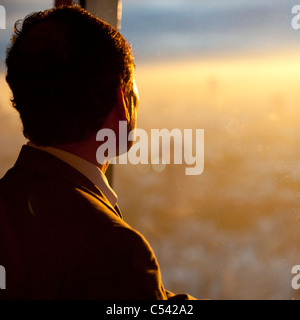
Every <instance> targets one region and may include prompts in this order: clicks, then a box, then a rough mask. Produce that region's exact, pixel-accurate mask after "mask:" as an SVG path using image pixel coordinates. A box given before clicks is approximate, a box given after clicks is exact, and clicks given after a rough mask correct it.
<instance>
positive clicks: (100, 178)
mask: <svg viewBox="0 0 300 320" xmlns="http://www.w3.org/2000/svg"><path fill="white" fill-rule="evenodd" d="M27 145H28V146H30V147H34V148H36V149H39V150H42V151H45V152H48V153H50V154H52V155H53V156H55V157H57V158H59V159H60V160H62V161H64V162H66V163H67V164H69V165H70V166H72V167H73V168H74V169H76V170H77V171H79V172H80V173H82V174H83V175H84V176H86V177H87V178H88V179H89V180H90V181H91V182H92V183H93V184H94V185H95V186H96V187H98V188H99V189H100V191H101V192H102V193H103V195H104V196H105V197H106V199H107V200H108V201H109V203H110V204H111V205H112V206H113V207H115V205H116V204H117V202H118V196H117V195H116V193H115V192H114V190H113V189H112V188H111V186H110V185H109V182H108V180H107V178H106V176H105V174H104V173H103V172H102V171H101V170H100V169H99V168H98V167H97V166H95V165H93V164H92V163H90V162H89V161H87V160H85V159H83V158H81V157H78V156H76V155H74V154H73V153H70V152H67V151H64V150H61V149H58V148H54V147H49V146H37V145H35V144H34V143H32V142H28V143H27Z"/></svg>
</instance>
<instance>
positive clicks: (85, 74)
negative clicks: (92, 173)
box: [6, 5, 134, 145]
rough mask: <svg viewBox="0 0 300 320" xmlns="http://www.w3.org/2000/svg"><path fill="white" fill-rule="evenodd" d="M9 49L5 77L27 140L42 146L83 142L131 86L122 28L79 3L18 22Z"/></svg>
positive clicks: (130, 63)
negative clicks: (120, 92)
mask: <svg viewBox="0 0 300 320" xmlns="http://www.w3.org/2000/svg"><path fill="white" fill-rule="evenodd" d="M14 31H15V32H14V35H13V36H12V41H11V45H10V47H9V48H8V49H7V56H6V66H7V74H6V81H7V83H8V84H9V86H10V88H11V90H12V94H13V97H12V99H11V101H12V105H13V107H14V108H15V109H16V110H17V111H18V112H19V114H20V118H21V120H22V124H23V133H24V136H25V137H26V138H28V139H29V140H30V141H32V142H33V143H35V144H37V145H53V144H66V143H72V142H78V141H82V140H84V139H86V138H88V137H89V136H90V135H91V134H93V133H95V132H97V131H98V130H99V129H100V128H101V126H102V124H103V122H104V121H105V118H106V117H107V115H108V114H109V112H110V111H111V110H112V109H113V108H114V106H115V103H116V99H117V95H116V91H117V89H118V87H119V86H122V87H125V88H126V87H130V86H131V83H132V75H133V69H134V59H133V55H132V52H131V48H130V45H129V44H128V43H127V41H126V40H125V39H124V37H123V36H122V35H121V34H120V32H119V31H118V30H117V29H115V28H114V27H112V26H111V25H109V24H108V23H106V22H104V21H102V20H100V19H98V18H96V17H95V16H93V15H91V14H89V13H88V12H87V11H85V10H84V9H82V8H81V7H80V6H78V5H72V6H61V7H58V8H54V9H49V10H46V11H40V12H34V13H32V14H30V15H29V16H27V17H25V19H24V20H23V23H22V22H20V21H17V22H16V24H15V29H14Z"/></svg>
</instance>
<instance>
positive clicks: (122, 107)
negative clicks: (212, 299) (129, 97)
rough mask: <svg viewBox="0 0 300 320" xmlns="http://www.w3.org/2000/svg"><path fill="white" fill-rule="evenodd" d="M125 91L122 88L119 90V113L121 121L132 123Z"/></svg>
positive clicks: (117, 106)
mask: <svg viewBox="0 0 300 320" xmlns="http://www.w3.org/2000/svg"><path fill="white" fill-rule="evenodd" d="M126 102H127V101H126V97H125V89H123V88H122V87H121V86H120V87H119V88H118V89H117V105H116V108H117V111H118V116H119V117H120V118H121V119H120V120H125V121H127V123H130V114H129V111H128V103H126Z"/></svg>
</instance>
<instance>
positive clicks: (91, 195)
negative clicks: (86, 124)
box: [0, 146, 193, 300]
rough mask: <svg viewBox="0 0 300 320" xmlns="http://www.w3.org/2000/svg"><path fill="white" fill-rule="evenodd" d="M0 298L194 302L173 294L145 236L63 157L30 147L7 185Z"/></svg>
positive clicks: (0, 187)
mask: <svg viewBox="0 0 300 320" xmlns="http://www.w3.org/2000/svg"><path fill="white" fill-rule="evenodd" d="M0 265H2V266H4V267H5V269H6V289H5V290H0V299H101V300H132V299H142V300H153V299H155V300H157V299H193V298H192V297H191V296H189V295H185V294H183V295H175V294H173V293H171V292H169V291H166V290H165V289H164V287H163V284H162V281H161V275H160V270H159V265H158V263H157V260H156V258H155V255H154V253H153V251H152V249H151V247H150V246H149V244H148V242H147V241H146V240H145V239H144V237H143V236H142V235H141V234H140V233H138V232H137V231H135V230H134V229H132V228H131V227H130V226H129V225H128V224H126V223H125V222H124V221H123V219H122V215H121V213H120V210H119V208H118V207H115V208H113V207H112V206H111V205H110V203H109V202H108V201H107V200H106V198H105V197H104V196H103V194H102V193H101V191H100V190H99V189H98V188H97V187H96V186H95V185H94V184H93V183H92V182H90V180H88V179H87V178H86V177H85V176H83V175H82V174H81V173H80V172H78V171H77V170H75V169H74V168H72V167H71V166H69V165H68V164H66V163H65V162H63V161H61V160H60V159H58V158H56V157H54V156H52V155H50V154H48V153H46V152H43V151H40V150H37V149H35V148H32V147H29V146H23V147H22V150H21V152H20V155H19V157H18V159H17V161H16V164H15V165H14V167H13V168H11V169H10V170H9V171H8V172H7V173H6V175H5V176H4V177H3V178H2V179H1V180H0Z"/></svg>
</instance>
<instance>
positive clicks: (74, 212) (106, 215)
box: [28, 179, 122, 224]
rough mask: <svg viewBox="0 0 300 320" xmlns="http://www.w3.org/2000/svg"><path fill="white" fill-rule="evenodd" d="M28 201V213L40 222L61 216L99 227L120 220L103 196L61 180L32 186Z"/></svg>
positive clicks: (45, 181)
mask: <svg viewBox="0 0 300 320" xmlns="http://www.w3.org/2000/svg"><path fill="white" fill-rule="evenodd" d="M28 202H29V205H30V210H31V213H32V214H33V215H34V216H36V217H37V218H41V219H45V218H49V217H51V218H52V219H55V218H60V217H61V216H62V215H63V216H65V217H66V218H70V219H72V220H74V221H75V220H81V221H84V220H91V222H94V223H97V222H101V223H102V224H103V223H105V222H107V223H108V222H110V223H120V222H121V221H122V220H121V219H120V218H119V217H118V216H117V214H116V212H115V211H114V208H112V207H111V206H110V205H109V203H108V201H107V200H106V199H105V198H104V197H103V196H101V195H99V194H95V193H94V192H92V191H90V190H88V189H87V188H85V187H82V186H74V185H72V184H68V183H67V182H64V181H57V180H53V179H49V180H44V181H41V182H39V183H36V184H35V185H34V186H32V187H31V190H30V192H29V197H28Z"/></svg>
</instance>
